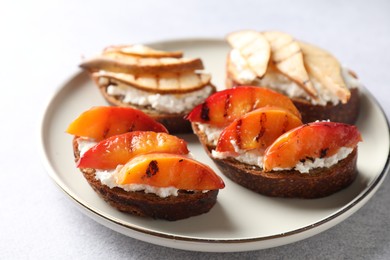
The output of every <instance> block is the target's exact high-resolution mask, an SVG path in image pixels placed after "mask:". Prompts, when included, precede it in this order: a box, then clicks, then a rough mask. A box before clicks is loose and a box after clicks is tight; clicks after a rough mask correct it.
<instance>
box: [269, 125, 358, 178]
mask: <svg viewBox="0 0 390 260" xmlns="http://www.w3.org/2000/svg"><path fill="white" fill-rule="evenodd" d="M361 140H362V137H361V135H360V132H359V130H358V129H357V127H356V126H354V125H348V124H343V123H334V122H314V123H309V124H305V125H302V126H300V127H297V128H295V129H292V130H291V131H289V132H287V133H285V134H283V135H281V136H280V137H279V138H278V139H277V140H276V141H275V142H274V143H273V144H272V145H271V146H269V147H268V149H267V150H266V152H265V155H264V170H265V171H272V169H274V168H282V169H292V168H294V167H295V165H296V164H297V163H298V162H300V161H303V160H307V159H309V160H314V159H315V158H325V157H329V156H332V155H334V154H336V153H337V152H338V151H339V149H340V148H341V147H349V148H355V147H356V145H357V143H358V142H360V141H361Z"/></svg>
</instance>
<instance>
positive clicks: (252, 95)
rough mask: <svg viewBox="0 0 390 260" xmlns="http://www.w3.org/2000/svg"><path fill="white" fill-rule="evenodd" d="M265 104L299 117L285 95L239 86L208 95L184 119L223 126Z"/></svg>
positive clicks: (259, 88) (296, 110)
mask: <svg viewBox="0 0 390 260" xmlns="http://www.w3.org/2000/svg"><path fill="white" fill-rule="evenodd" d="M265 106H278V107H282V108H285V109H287V110H289V111H290V112H291V113H293V114H295V115H296V116H297V117H299V118H301V115H300V113H299V111H298V109H297V108H296V107H295V105H294V104H293V103H292V101H291V100H290V99H289V98H288V97H287V96H284V95H282V94H280V93H277V92H275V91H273V90H270V89H266V88H261V87H254V86H240V87H235V88H231V89H226V90H222V91H219V92H217V93H215V94H213V95H211V96H209V97H208V98H207V99H206V100H205V102H203V103H202V104H199V105H198V106H196V107H195V108H194V109H193V110H192V111H191V112H190V113H189V114H188V115H187V116H186V119H187V120H189V121H191V122H198V123H204V124H210V125H212V126H216V127H223V126H226V125H228V124H229V123H231V122H233V121H234V120H235V119H237V118H239V117H241V116H242V115H244V114H245V113H247V112H250V111H252V110H254V109H257V108H260V107H265Z"/></svg>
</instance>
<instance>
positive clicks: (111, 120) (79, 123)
mask: <svg viewBox="0 0 390 260" xmlns="http://www.w3.org/2000/svg"><path fill="white" fill-rule="evenodd" d="M131 131H154V132H164V133H168V130H167V129H166V128H165V127H164V126H163V125H162V124H160V123H158V122H156V121H155V120H154V119H152V118H151V117H149V116H148V115H146V114H145V113H143V112H142V111H140V110H137V109H134V108H130V107H111V106H98V107H92V108H91V109H89V110H87V111H85V112H83V113H82V114H81V115H80V116H79V117H78V118H76V119H75V120H74V121H73V122H72V123H71V124H70V125H69V127H68V129H67V130H66V132H67V133H69V134H72V135H76V136H83V137H89V138H93V139H94V140H95V141H101V140H103V139H105V138H108V137H111V136H114V135H117V134H123V133H126V132H131Z"/></svg>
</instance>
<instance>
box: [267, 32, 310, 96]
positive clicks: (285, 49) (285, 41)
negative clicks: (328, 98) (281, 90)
mask: <svg viewBox="0 0 390 260" xmlns="http://www.w3.org/2000/svg"><path fill="white" fill-rule="evenodd" d="M263 35H264V36H265V38H266V39H267V40H268V42H269V43H270V45H271V52H272V54H271V59H272V61H273V63H274V64H275V66H276V68H277V69H278V70H279V71H280V72H281V73H283V74H284V75H286V76H287V77H289V78H290V79H291V80H293V81H295V82H296V83H298V84H299V86H301V87H302V88H303V89H304V90H305V91H306V92H307V93H308V94H309V95H310V96H312V97H317V91H316V90H315V88H314V87H313V84H312V82H311V81H310V79H309V75H308V74H307V71H306V69H305V65H304V62H303V55H302V51H301V48H300V46H299V44H298V42H297V41H295V40H294V38H293V37H292V36H290V35H289V34H287V33H283V32H277V31H269V32H263Z"/></svg>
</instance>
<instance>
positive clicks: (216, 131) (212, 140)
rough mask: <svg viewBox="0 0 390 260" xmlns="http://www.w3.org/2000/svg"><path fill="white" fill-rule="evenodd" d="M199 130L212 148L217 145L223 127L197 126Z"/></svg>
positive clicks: (199, 124)
mask: <svg viewBox="0 0 390 260" xmlns="http://www.w3.org/2000/svg"><path fill="white" fill-rule="evenodd" d="M197 126H198V128H199V130H200V131H201V132H203V133H204V135H205V136H206V138H207V143H209V144H212V145H214V146H216V145H217V142H218V138H219V136H220V135H221V133H222V131H223V129H224V128H223V127H215V126H210V125H209V124H201V123H198V124H197Z"/></svg>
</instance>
